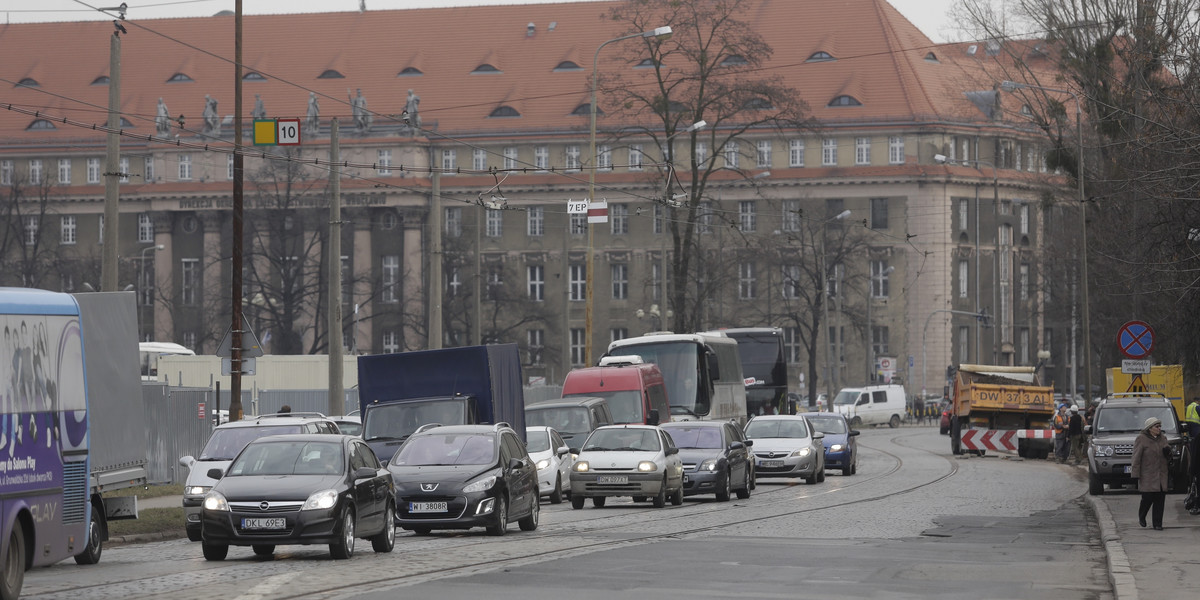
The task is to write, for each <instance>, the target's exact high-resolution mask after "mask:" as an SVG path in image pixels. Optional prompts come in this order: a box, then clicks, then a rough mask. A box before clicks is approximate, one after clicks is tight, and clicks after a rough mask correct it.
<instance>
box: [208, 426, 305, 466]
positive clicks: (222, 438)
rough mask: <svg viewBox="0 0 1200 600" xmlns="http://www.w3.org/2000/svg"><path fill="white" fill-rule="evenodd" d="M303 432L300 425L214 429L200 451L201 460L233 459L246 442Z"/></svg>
mask: <svg viewBox="0 0 1200 600" xmlns="http://www.w3.org/2000/svg"><path fill="white" fill-rule="evenodd" d="M285 433H303V430H302V429H301V427H300V425H262V426H257V427H228V428H225V429H217V430H216V431H213V434H212V437H210V438H208V443H207V444H205V445H204V450H203V451H202V452H200V458H199V460H233V458H234V457H235V456H237V455H238V452H241V451H242V448H245V447H246V444H249V443H250V442H253V441H254V440H257V439H258V438H260V437H265V436H268V435H282V434H285Z"/></svg>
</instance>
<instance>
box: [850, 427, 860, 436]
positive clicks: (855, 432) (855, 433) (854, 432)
mask: <svg viewBox="0 0 1200 600" xmlns="http://www.w3.org/2000/svg"><path fill="white" fill-rule="evenodd" d="M849 435H850V436H851V437H853V436H856V435H858V430H857V429H851V430H850V434H849Z"/></svg>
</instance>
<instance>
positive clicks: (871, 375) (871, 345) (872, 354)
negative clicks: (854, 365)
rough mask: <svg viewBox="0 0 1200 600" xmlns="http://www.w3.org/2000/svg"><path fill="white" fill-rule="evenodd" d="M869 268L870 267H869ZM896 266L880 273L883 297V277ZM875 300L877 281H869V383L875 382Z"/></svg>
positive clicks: (890, 272) (893, 270) (892, 271)
mask: <svg viewBox="0 0 1200 600" xmlns="http://www.w3.org/2000/svg"><path fill="white" fill-rule="evenodd" d="M868 268H869V267H868ZM895 271H896V267H888V268H886V269H884V270H883V272H882V273H880V274H879V287H880V290H879V291H880V292H881V297H882V292H883V289H882V288H883V279H884V278H885V277H887V276H888V275H890V274H892V273H894V272H895ZM874 302H875V281H874V280H870V281H867V383H868V384H871V383H874V382H875V331H874V329H872V325H871V305H872V304H874Z"/></svg>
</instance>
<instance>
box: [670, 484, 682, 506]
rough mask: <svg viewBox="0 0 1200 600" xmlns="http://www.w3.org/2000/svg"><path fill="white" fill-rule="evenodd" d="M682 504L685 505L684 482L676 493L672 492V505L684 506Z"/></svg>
mask: <svg viewBox="0 0 1200 600" xmlns="http://www.w3.org/2000/svg"><path fill="white" fill-rule="evenodd" d="M682 505H683V484H680V485H679V488H678V489H676V490H675V493H674V494H671V506H682Z"/></svg>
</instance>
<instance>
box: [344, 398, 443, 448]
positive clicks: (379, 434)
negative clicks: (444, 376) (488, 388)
mask: <svg viewBox="0 0 1200 600" xmlns="http://www.w3.org/2000/svg"><path fill="white" fill-rule="evenodd" d="M466 412H467V404H466V401H465V400H461V399H457V398H455V399H450V398H439V399H436V400H424V401H415V402H392V403H384V404H376V405H373V406H370V407H369V408H368V410H367V414H366V416H365V417H363V439H365V440H367V441H371V440H387V439H404V438H406V437H408V436H410V435H412V434H413V432H415V431H416V430H417V428H418V427H420V426H422V425H426V424H429V423H441V424H442V425H465V424H466V422H467V421H466V416H465V415H466Z"/></svg>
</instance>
